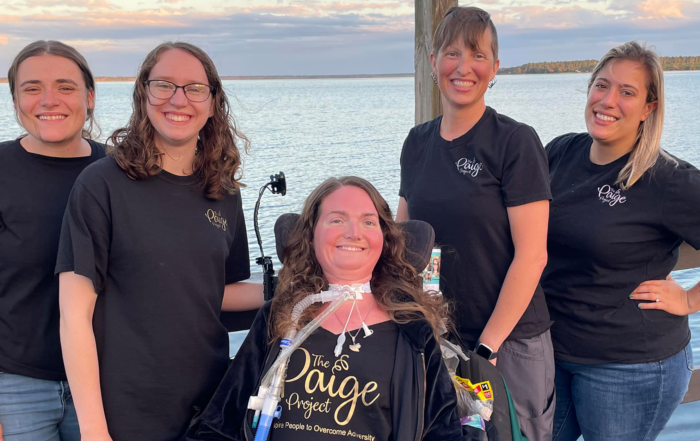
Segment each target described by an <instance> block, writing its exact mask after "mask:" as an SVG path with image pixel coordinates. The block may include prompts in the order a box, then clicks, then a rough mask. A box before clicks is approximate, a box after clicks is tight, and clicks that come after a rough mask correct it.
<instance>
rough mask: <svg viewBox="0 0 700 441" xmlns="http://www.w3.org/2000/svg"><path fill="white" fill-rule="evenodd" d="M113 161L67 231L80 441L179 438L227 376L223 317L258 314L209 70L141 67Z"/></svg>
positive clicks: (71, 373) (172, 60) (70, 348)
mask: <svg viewBox="0 0 700 441" xmlns="http://www.w3.org/2000/svg"><path fill="white" fill-rule="evenodd" d="M133 99H134V103H133V108H134V113H133V114H132V116H131V119H130V120H129V122H128V124H127V126H126V127H125V128H122V129H119V130H117V131H115V132H114V133H113V134H112V136H111V137H110V138H109V140H108V145H109V146H110V151H111V155H110V156H109V157H107V158H105V159H104V160H101V161H98V162H97V163H95V164H94V165H93V166H92V167H89V168H88V169H86V170H85V172H83V173H82V174H81V176H80V177H79V178H78V180H77V182H76V185H75V187H74V189H73V192H72V193H71V196H70V199H69V203H68V208H67V211H66V215H65V218H64V221H63V230H62V234H61V243H60V247H59V255H58V261H57V266H56V273H60V308H61V343H62V345H63V354H64V360H65V364H66V372H67V374H68V378H69V380H70V381H71V385H72V386H73V387H72V390H73V397H74V400H75V405H76V409H77V413H78V420H79V422H80V428H81V434H82V436H83V440H86V441H93V440H114V441H139V440H143V441H155V440H173V439H177V438H179V437H180V436H181V435H182V434H183V432H184V431H185V429H186V427H187V424H188V421H190V420H191V418H192V416H193V415H194V414H195V412H196V408H198V407H199V408H202V407H204V406H205V405H206V404H207V402H208V401H209V399H210V398H211V395H212V393H213V391H214V390H215V388H216V386H217V385H218V383H219V381H220V379H221V378H222V376H223V374H224V373H225V371H226V369H227V366H228V335H227V333H226V329H225V328H224V327H223V326H222V325H221V323H220V322H219V315H220V312H221V310H222V309H226V310H248V309H254V308H258V307H260V306H261V305H262V303H263V296H262V287H261V285H259V284H249V283H237V282H240V281H241V280H245V279H247V278H248V277H249V273H250V266H249V258H248V243H247V235H246V229H245V222H244V219H243V209H242V205H241V197H240V186H241V184H240V182H239V179H240V176H239V175H240V165H241V155H240V150H239V144H240V142H242V143H243V145H244V146H246V147H247V140H246V138H245V137H244V136H243V135H242V134H241V133H239V132H238V131H237V130H236V128H235V125H234V122H233V118H232V116H231V113H230V109H229V103H228V100H227V98H226V94H225V93H224V90H223V88H222V84H221V79H220V78H219V75H218V73H217V71H216V68H215V67H214V64H213V62H212V61H211V59H210V58H209V57H208V56H207V55H206V54H205V53H204V52H203V51H202V50H201V49H199V48H197V47H196V46H193V45H191V44H188V43H164V44H162V45H160V46H158V47H157V48H155V49H154V50H153V51H151V53H149V54H148V55H147V56H146V59H145V60H144V62H143V64H142V65H141V68H140V71H139V73H138V77H137V79H136V84H135V87H134V94H133Z"/></svg>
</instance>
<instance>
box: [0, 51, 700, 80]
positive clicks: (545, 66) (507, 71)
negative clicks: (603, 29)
mask: <svg viewBox="0 0 700 441" xmlns="http://www.w3.org/2000/svg"><path fill="white" fill-rule="evenodd" d="M661 58H662V59H664V58H667V57H661ZM686 58H693V59H697V58H700V57H686ZM585 61H586V62H587V63H586V64H584V65H578V66H576V68H573V69H566V67H568V66H566V67H565V66H561V64H563V63H575V62H551V63H528V64H524V65H522V66H514V67H503V68H501V69H499V70H498V75H549V74H576V73H590V72H591V71H592V67H593V66H595V63H597V61H596V60H585ZM552 66H556V67H555V69H552ZM561 67H564V69H561ZM684 67H685V68H681V69H679V68H674V67H673V66H664V72H691V71H700V65H698V64H694V65H690V66H687V67H686V66H684ZM556 69H560V70H556ZM414 76H415V75H414V74H412V73H395V74H357V75H246V76H223V77H221V79H222V80H224V81H258V80H346V79H372V78H412V77H414ZM95 81H96V82H98V83H116V82H134V81H136V77H95ZM0 83H7V78H0Z"/></svg>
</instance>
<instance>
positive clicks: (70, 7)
mask: <svg viewBox="0 0 700 441" xmlns="http://www.w3.org/2000/svg"><path fill="white" fill-rule="evenodd" d="M460 4H461V5H474V6H479V7H482V8H484V9H486V10H488V11H489V12H491V14H492V16H493V18H494V21H495V23H496V26H497V28H498V32H499V39H500V46H501V53H500V57H501V66H504V67H510V66H517V65H520V64H523V63H527V62H531V61H560V60H573V59H587V58H600V56H601V55H603V54H604V53H605V52H606V50H607V49H609V48H610V47H612V46H613V45H616V44H618V43H621V42H624V41H628V40H632V39H637V40H643V41H646V42H648V43H650V44H653V45H654V46H655V47H656V49H657V52H658V53H659V54H660V55H700V0H587V1H584V0H482V1H470V0H462V1H461V2H460ZM413 28H414V4H413V0H368V1H360V0H342V1H334V0H0V77H4V76H5V75H6V72H7V69H8V67H9V64H10V62H11V60H12V58H13V57H14V55H15V54H16V53H17V51H19V49H21V48H22V47H23V46H25V45H26V44H28V43H30V42H32V41H34V40H37V39H58V40H62V41H64V42H67V43H69V44H71V45H73V46H75V47H77V48H78V49H79V50H80V51H81V52H83V54H84V55H85V56H86V57H87V59H88V61H89V62H90V65H91V67H92V69H93V71H94V72H95V74H96V75H99V76H133V75H134V74H135V72H136V70H137V67H138V64H139V62H140V61H141V59H142V58H143V56H144V55H145V54H146V52H148V51H149V50H150V49H152V48H153V47H154V46H155V45H157V44H158V43H160V42H162V41H165V40H171V39H176V40H184V41H188V42H191V43H195V44H197V45H200V46H201V47H203V48H204V49H205V50H206V51H207V52H208V53H209V54H210V55H211V56H212V58H213V59H214V61H215V62H216V63H217V67H218V69H219V72H220V73H221V74H222V75H310V74H359V73H368V74H371V73H407V72H413Z"/></svg>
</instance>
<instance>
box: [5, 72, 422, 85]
mask: <svg viewBox="0 0 700 441" xmlns="http://www.w3.org/2000/svg"><path fill="white" fill-rule="evenodd" d="M408 77H413V74H412V73H398V74H358V75H248V76H223V77H221V79H222V80H223V81H249V80H344V79H363V78H367V79H371V78H408ZM95 81H96V82H98V83H115V82H126V81H128V82H134V81H136V77H95ZM0 83H7V78H0Z"/></svg>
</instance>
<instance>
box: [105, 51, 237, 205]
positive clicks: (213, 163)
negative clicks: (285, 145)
mask: <svg viewBox="0 0 700 441" xmlns="http://www.w3.org/2000/svg"><path fill="white" fill-rule="evenodd" d="M173 49H179V50H181V51H185V52H187V53H189V54H191V55H193V56H194V57H195V58H197V59H198V60H199V61H200V62H201V63H202V66H203V67H204V71H205V72H206V74H207V80H208V82H209V85H210V86H213V89H212V99H213V100H214V102H213V108H214V115H213V116H212V117H210V118H209V119H208V120H207V122H206V124H205V125H204V127H203V128H202V130H200V132H199V138H198V139H197V155H196V156H195V158H194V162H193V164H192V170H193V174H194V176H196V177H197V182H199V184H200V185H201V186H202V187H203V188H204V191H205V194H206V196H207V197H208V198H210V199H221V198H222V197H223V196H224V195H225V194H227V193H231V192H233V191H235V190H236V189H237V188H238V187H239V186H242V184H241V183H240V182H239V180H240V172H241V153H240V150H239V148H238V144H237V140H238V141H239V142H242V143H243V149H244V150H245V151H246V152H248V147H249V144H250V143H249V142H248V139H247V138H246V137H245V135H243V134H242V133H241V132H239V131H238V130H237V129H236V122H235V120H234V119H233V115H232V114H231V105H230V104H229V101H228V98H227V97H226V93H225V92H224V88H223V85H222V83H221V78H220V77H219V73H218V72H217V71H216V67H215V66H214V62H213V61H212V60H211V58H209V56H208V55H207V54H206V53H205V52H204V51H203V50H202V49H200V48H198V47H197V46H195V45H193V44H190V43H184V42H179V41H178V42H167V43H163V44H161V45H159V46H158V47H156V48H155V49H153V50H152V51H151V52H150V53H149V54H148V55H146V58H145V59H144V60H143V63H142V64H141V67H140V68H139V72H138V75H137V77H136V84H135V85H134V95H133V104H132V105H133V113H132V114H131V118H129V122H128V123H127V125H126V127H123V128H121V129H117V130H116V131H115V132H114V133H112V135H111V136H110V137H109V138H108V139H107V145H108V147H109V152H110V154H111V155H112V156H113V157H114V159H115V160H116V161H117V163H118V164H119V166H120V167H121V168H122V169H124V171H125V172H126V174H127V175H128V176H129V177H130V178H131V179H135V180H138V179H146V178H148V177H150V176H153V175H156V174H158V173H160V171H161V170H162V169H163V161H162V156H163V155H164V153H163V152H162V151H160V149H158V147H157V146H156V144H155V129H154V127H153V125H152V124H151V122H150V121H149V119H148V114H147V113H146V109H147V106H148V87H147V86H146V80H148V77H149V75H150V73H151V70H152V69H153V67H154V66H155V65H156V63H158V59H159V58H160V56H161V55H162V54H163V53H165V52H167V51H169V50H173Z"/></svg>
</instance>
